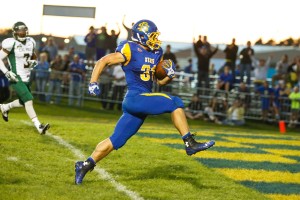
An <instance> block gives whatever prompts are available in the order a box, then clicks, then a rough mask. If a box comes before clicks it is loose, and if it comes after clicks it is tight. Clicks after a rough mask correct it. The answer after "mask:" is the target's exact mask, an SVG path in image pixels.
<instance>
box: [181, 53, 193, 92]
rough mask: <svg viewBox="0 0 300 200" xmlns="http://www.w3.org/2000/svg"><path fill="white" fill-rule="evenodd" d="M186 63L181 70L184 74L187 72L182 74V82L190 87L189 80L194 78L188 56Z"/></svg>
mask: <svg viewBox="0 0 300 200" xmlns="http://www.w3.org/2000/svg"><path fill="white" fill-rule="evenodd" d="M188 63H189V64H188V65H187V66H185V67H184V69H183V72H184V73H185V74H187V75H186V76H184V78H183V83H184V84H185V85H186V86H187V87H190V85H191V81H192V80H194V78H193V77H192V75H193V74H194V72H193V65H192V59H191V58H189V59H188Z"/></svg>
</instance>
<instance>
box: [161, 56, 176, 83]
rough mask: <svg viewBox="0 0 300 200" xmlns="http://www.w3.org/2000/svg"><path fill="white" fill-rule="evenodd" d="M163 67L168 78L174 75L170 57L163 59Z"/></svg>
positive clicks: (173, 65)
mask: <svg viewBox="0 0 300 200" xmlns="http://www.w3.org/2000/svg"><path fill="white" fill-rule="evenodd" d="M163 67H164V70H165V72H166V73H167V75H168V77H169V78H171V79H172V78H174V77H175V64H174V62H173V61H172V60H171V59H168V60H165V63H164V65H163Z"/></svg>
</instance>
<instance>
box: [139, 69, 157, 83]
mask: <svg viewBox="0 0 300 200" xmlns="http://www.w3.org/2000/svg"><path fill="white" fill-rule="evenodd" d="M155 68H156V66H154V67H152V68H151V66H150V65H143V66H142V68H141V71H143V72H144V73H142V74H141V75H140V77H141V79H142V80H143V81H149V80H150V79H151V80H153V78H154V72H155ZM150 71H152V74H150Z"/></svg>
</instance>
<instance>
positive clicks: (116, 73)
mask: <svg viewBox="0 0 300 200" xmlns="http://www.w3.org/2000/svg"><path fill="white" fill-rule="evenodd" d="M112 75H113V79H114V80H113V91H112V98H111V100H112V102H111V103H110V104H109V109H110V110H113V109H114V105H115V103H117V104H118V110H121V108H122V100H123V97H124V93H125V90H126V79H125V73H124V71H123V70H122V67H121V65H116V66H115V67H114V68H113V73H112Z"/></svg>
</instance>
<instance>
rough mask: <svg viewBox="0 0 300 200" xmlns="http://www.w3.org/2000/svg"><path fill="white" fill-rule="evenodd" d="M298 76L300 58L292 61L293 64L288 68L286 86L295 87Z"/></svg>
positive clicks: (299, 72) (299, 73)
mask: <svg viewBox="0 0 300 200" xmlns="http://www.w3.org/2000/svg"><path fill="white" fill-rule="evenodd" d="M299 76H300V56H298V57H296V58H295V59H294V62H293V63H292V64H291V65H290V66H289V67H288V76H287V85H288V87H289V88H293V87H294V86H295V85H297V83H298V80H299V78H298V77H299Z"/></svg>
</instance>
